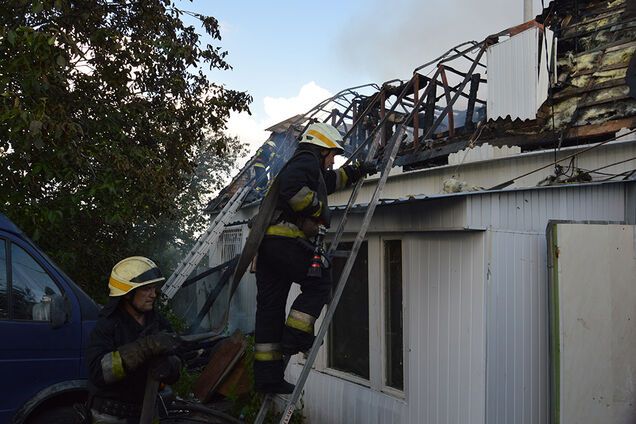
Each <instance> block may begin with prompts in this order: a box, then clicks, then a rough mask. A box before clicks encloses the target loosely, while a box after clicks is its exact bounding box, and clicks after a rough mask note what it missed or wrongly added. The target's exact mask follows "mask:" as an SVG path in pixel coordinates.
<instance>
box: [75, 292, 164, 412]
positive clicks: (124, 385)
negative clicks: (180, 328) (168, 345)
mask: <svg viewBox="0 0 636 424" xmlns="http://www.w3.org/2000/svg"><path fill="white" fill-rule="evenodd" d="M118 303H119V302H117V299H112V298H111V300H110V301H109V303H108V304H107V305H106V306H105V307H104V308H103V309H102V311H100V316H99V319H98V320H97V323H96V324H95V329H94V330H93V332H92V333H91V335H90V341H89V345H88V349H87V352H86V360H87V363H88V372H89V383H90V384H89V387H90V391H91V396H93V397H98V398H104V399H112V400H116V401H119V402H126V403H129V404H139V405H140V406H141V404H142V403H143V398H144V389H145V385H146V375H147V372H148V367H147V366H141V367H139V369H137V370H134V371H132V372H128V371H127V370H125V369H124V367H123V365H122V363H121V358H119V353H118V352H117V348H118V347H120V346H122V345H125V344H127V343H130V342H132V341H134V340H136V339H137V338H138V337H140V336H145V335H149V334H154V333H157V332H159V331H170V324H169V323H168V321H167V320H165V319H164V318H163V317H162V316H160V315H159V314H156V313H155V312H154V311H151V312H148V313H146V325H145V326H142V325H140V324H139V323H138V322H137V321H135V319H134V318H133V317H132V316H130V314H128V313H127V312H126V311H125V310H123V308H121V307H119V306H118ZM118 358H119V360H118Z"/></svg>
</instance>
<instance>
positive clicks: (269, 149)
mask: <svg viewBox="0 0 636 424" xmlns="http://www.w3.org/2000/svg"><path fill="white" fill-rule="evenodd" d="M270 143H271V142H266V143H265V144H263V146H262V147H261V148H260V149H258V151H257V152H256V160H255V162H254V166H255V167H257V168H267V165H269V163H270V162H271V161H272V160H273V159H274V158H275V157H276V151H275V149H274V147H275V146H273V145H272V144H270Z"/></svg>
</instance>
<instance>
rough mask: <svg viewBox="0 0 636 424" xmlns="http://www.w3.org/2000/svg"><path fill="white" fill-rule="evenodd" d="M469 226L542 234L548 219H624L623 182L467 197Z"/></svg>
mask: <svg viewBox="0 0 636 424" xmlns="http://www.w3.org/2000/svg"><path fill="white" fill-rule="evenodd" d="M466 200H467V202H468V204H467V211H466V213H467V214H468V217H467V222H468V226H469V227H471V228H488V227H492V228H497V229H507V230H518V231H529V232H535V233H539V234H545V228H546V225H547V224H548V221H549V220H551V219H552V220H555V219H569V220H578V221H586V220H601V221H622V220H624V219H625V185H623V184H602V185H589V186H577V187H567V186H559V187H554V188H544V189H536V190H519V191H511V192H501V193H485V194H483V195H475V196H467V197H466Z"/></svg>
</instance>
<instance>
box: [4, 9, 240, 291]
mask: <svg viewBox="0 0 636 424" xmlns="http://www.w3.org/2000/svg"><path fill="white" fill-rule="evenodd" d="M184 13H188V12H183V11H182V10H179V9H177V8H176V7H175V6H174V4H173V3H172V1H171V0H144V1H115V0H43V1H35V0H33V1H27V0H7V1H5V2H3V6H2V8H0V19H1V21H2V28H1V30H0V31H1V32H0V92H1V98H0V208H1V209H2V211H3V212H4V213H5V214H7V215H8V216H10V217H11V218H12V219H13V220H14V221H16V223H17V224H18V225H19V226H21V227H22V228H23V229H24V230H25V231H26V232H27V234H29V235H30V236H31V237H32V238H33V239H35V241H36V242H37V243H38V244H39V245H40V246H42V247H43V248H44V250H45V251H47V253H49V254H50V255H51V256H52V257H53V258H54V259H55V260H56V261H57V262H58V263H59V264H60V265H61V266H62V268H63V269H65V270H66V271H67V272H69V274H70V275H71V276H72V277H73V278H74V279H75V281H77V282H78V283H80V284H81V285H82V286H83V287H84V288H85V289H87V290H88V291H89V292H90V293H92V294H97V293H102V294H103V293H104V292H105V285H106V279H107V276H108V274H109V272H110V269H111V267H112V265H113V264H114V263H115V262H117V261H118V260H119V259H121V258H123V257H125V256H127V255H131V254H142V255H147V256H150V257H154V258H159V259H160V263H161V265H162V266H163V268H164V270H166V271H168V269H167V268H169V267H170V266H171V265H173V264H169V263H167V258H168V256H170V254H173V255H172V256H180V255H181V254H183V247H184V246H185V245H188V244H189V243H190V242H191V241H192V235H193V234H194V232H196V231H197V230H200V228H201V225H202V223H203V219H205V218H204V217H202V216H201V206H202V204H203V202H204V199H205V198H204V197H203V196H205V195H206V194H209V193H210V191H211V190H213V189H215V188H217V187H215V184H217V185H218V184H219V181H220V178H221V177H222V176H224V175H225V174H227V172H228V170H229V167H230V165H231V164H232V162H233V161H234V160H235V159H236V158H237V155H240V154H242V152H241V145H240V143H239V142H238V141H237V140H235V139H231V138H228V137H225V136H223V135H222V131H223V129H224V128H225V122H226V121H227V118H228V116H229V113H230V111H232V110H234V111H247V110H248V104H249V102H250V101H251V97H250V96H249V95H247V94H246V93H244V92H241V91H235V90H231V89H228V88H226V87H224V86H222V85H219V84H215V83H213V82H211V81H210V80H209V79H208V78H207V77H206V75H205V74H204V72H203V71H204V70H205V69H206V68H210V69H221V70H225V69H229V68H230V66H229V65H228V63H227V62H226V61H225V57H226V55H227V52H225V51H223V50H222V49H221V48H220V47H218V46H214V45H210V44H207V45H203V40H202V39H201V37H200V36H199V35H198V34H197V32H196V28H195V27H193V26H189V25H186V24H185V23H184V21H183V20H182V18H183V15H184ZM188 14H189V15H191V16H194V17H196V18H198V19H199V20H200V22H201V23H202V26H203V27H204V29H205V31H206V32H207V34H208V35H209V37H208V39H210V40H212V41H211V42H213V43H216V42H217V41H218V40H220V39H221V36H220V33H219V25H218V22H217V21H216V19H214V18H212V17H204V16H200V15H196V14H192V13H188Z"/></svg>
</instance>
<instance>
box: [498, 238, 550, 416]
mask: <svg viewBox="0 0 636 424" xmlns="http://www.w3.org/2000/svg"><path fill="white" fill-rule="evenodd" d="M489 236H490V238H491V240H490V242H491V244H492V251H491V255H490V258H491V259H490V264H489V269H488V271H489V272H488V300H487V309H488V314H487V328H488V331H487V341H486V344H487V349H486V357H487V360H486V368H487V383H486V387H487V394H486V402H487V403H486V417H487V420H486V422H488V423H489V424H509V423H526V424H545V423H547V422H548V328H547V320H548V313H547V292H546V290H547V268H546V267H547V264H546V250H547V246H546V240H545V236H544V235H542V234H529V233H520V232H509V231H492V232H489Z"/></svg>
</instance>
